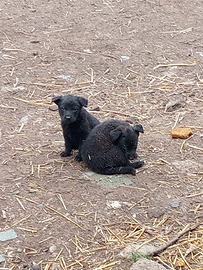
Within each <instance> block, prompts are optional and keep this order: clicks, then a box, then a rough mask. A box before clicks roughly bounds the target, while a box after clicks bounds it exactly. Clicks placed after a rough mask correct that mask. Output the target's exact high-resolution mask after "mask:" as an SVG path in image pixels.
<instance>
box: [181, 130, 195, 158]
mask: <svg viewBox="0 0 203 270" xmlns="http://www.w3.org/2000/svg"><path fill="white" fill-rule="evenodd" d="M193 136H194V134H193V135H191V136H190V137H189V138H187V139H186V140H184V142H183V143H182V145H181V147H180V152H181V153H182V152H183V149H184V146H185V143H186V142H187V141H188V140H189V139H191V138H192V137H193Z"/></svg>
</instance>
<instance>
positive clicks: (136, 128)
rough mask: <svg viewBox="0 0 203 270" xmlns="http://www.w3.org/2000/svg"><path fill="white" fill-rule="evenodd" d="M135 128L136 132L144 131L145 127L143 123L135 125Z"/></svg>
mask: <svg viewBox="0 0 203 270" xmlns="http://www.w3.org/2000/svg"><path fill="white" fill-rule="evenodd" d="M133 130H134V131H136V132H141V133H144V129H143V126H142V125H135V126H134V127H133Z"/></svg>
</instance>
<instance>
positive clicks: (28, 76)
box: [0, 0, 203, 270]
mask: <svg viewBox="0 0 203 270" xmlns="http://www.w3.org/2000/svg"><path fill="white" fill-rule="evenodd" d="M202 13H203V1H201V0H195V1H189V0H183V1H174V0H171V1H166V0H151V1H150V0H143V1H136V0H135V1H130V0H123V1H121V0H118V1H116V0H109V1H108V0H107V1H104V0H103V1H100V0H98V1H93V0H89V1H87V0H77V1H76V0H69V1H65V0H61V1H52V0H32V1H27V0H24V1H23V0H19V1H5V0H2V1H1V3H0V25H1V28H0V76H1V81H0V87H1V88H0V89H1V95H0V100H1V104H0V120H1V126H0V131H1V132H0V147H1V152H0V171H1V183H0V203H1V216H0V230H1V231H5V230H7V229H9V228H13V229H14V230H15V231H16V232H17V234H18V238H16V239H15V240H12V241H8V242H3V243H2V245H1V247H0V253H2V254H4V255H6V256H7V260H6V262H3V263H1V265H0V266H1V267H2V268H1V269H35V270H36V269H46V270H48V269H52V270H53V269H95V270H96V269H117V270H119V269H120V270H121V269H123V270H124V269H125V270H127V269H129V267H130V264H131V263H132V262H130V261H125V260H122V259H120V258H119V257H118V254H119V252H120V251H121V250H123V249H124V248H125V246H126V245H127V244H129V243H139V244H141V243H143V242H145V241H151V242H152V243H153V244H156V245H158V246H159V245H162V244H163V243H165V242H167V241H168V240H170V239H171V238H173V237H174V236H175V235H177V233H178V232H180V231H181V230H183V229H184V228H186V227H187V226H189V225H193V224H195V223H200V226H199V227H198V229H196V231H195V232H193V233H190V234H188V235H186V236H185V238H184V239H182V240H180V241H179V242H178V243H176V245H175V246H173V247H170V248H169V249H167V250H166V251H165V252H163V253H162V254H160V256H159V257H155V258H154V259H155V260H157V261H158V262H159V263H162V264H163V265H165V266H166V265H168V266H169V267H170V269H183V270H185V269H203V263H202V261H203V251H202V249H203V242H202V236H203V226H201V222H202V217H203V204H202V199H203V192H202V183H203V181H201V180H202V179H203V70H202V65H203V43H202V25H203V17H202ZM69 93H70V94H74V95H79V96H83V97H85V98H87V99H88V101H89V105H88V110H92V111H91V113H92V114H93V115H94V116H96V117H98V119H99V120H101V121H103V120H106V119H109V118H117V119H123V120H127V121H130V122H131V123H133V122H135V121H137V120H139V122H140V123H141V124H142V125H143V127H144V130H145V133H144V134H141V135H140V139H139V145H138V155H139V159H141V160H144V161H145V166H144V167H143V168H142V169H140V170H138V171H137V175H136V176H132V175H129V176H128V177H129V178H130V179H131V180H132V181H133V185H130V186H119V187H116V188H104V187H101V186H99V185H98V184H97V183H96V182H95V181H94V180H93V179H91V178H88V177H85V175H84V173H85V172H88V169H87V168H86V167H85V165H84V164H83V163H78V162H76V161H75V160H74V156H75V154H76V153H73V155H72V156H71V157H68V158H61V157H60V152H61V151H62V150H63V147H64V141H63V136H62V130H61V126H60V118H59V115H58V112H57V111H56V110H55V108H54V107H53V104H51V99H52V97H54V96H57V95H65V94H69ZM174 100H175V103H176V104H175V103H174V104H175V105H174V104H173V106H170V102H174ZM95 108H96V109H98V108H99V109H100V110H94V109H95ZM174 126H176V127H191V128H192V131H193V136H191V137H190V138H189V139H188V140H187V141H185V140H182V139H172V137H171V129H172V128H173V127H174ZM118 177H120V176H118ZM111 201H119V202H122V203H123V202H124V203H123V204H122V207H120V208H116V209H115V208H112V207H109V202H111ZM174 204H175V206H176V207H174ZM172 206H173V207H172ZM146 228H148V229H146ZM191 244H192V245H193V247H194V249H193V252H191V253H189V254H188V255H187V256H186V255H185V252H186V251H187V250H188V248H189V247H190V245H191Z"/></svg>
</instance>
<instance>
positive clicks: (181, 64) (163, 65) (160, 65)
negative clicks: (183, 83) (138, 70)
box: [154, 62, 197, 69]
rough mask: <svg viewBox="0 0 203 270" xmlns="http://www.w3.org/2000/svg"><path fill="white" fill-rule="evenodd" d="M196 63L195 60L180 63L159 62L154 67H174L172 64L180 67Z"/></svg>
mask: <svg viewBox="0 0 203 270" xmlns="http://www.w3.org/2000/svg"><path fill="white" fill-rule="evenodd" d="M196 65H197V63H196V62H193V63H180V64H175V63H174V64H173V63H171V64H159V65H157V66H156V67H154V69H157V68H160V67H174V66H179V67H182V66H196Z"/></svg>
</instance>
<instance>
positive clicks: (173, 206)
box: [171, 201, 180, 208]
mask: <svg viewBox="0 0 203 270" xmlns="http://www.w3.org/2000/svg"><path fill="white" fill-rule="evenodd" d="M179 206H180V203H179V202H178V201H174V202H171V207H172V208H178V207H179Z"/></svg>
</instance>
